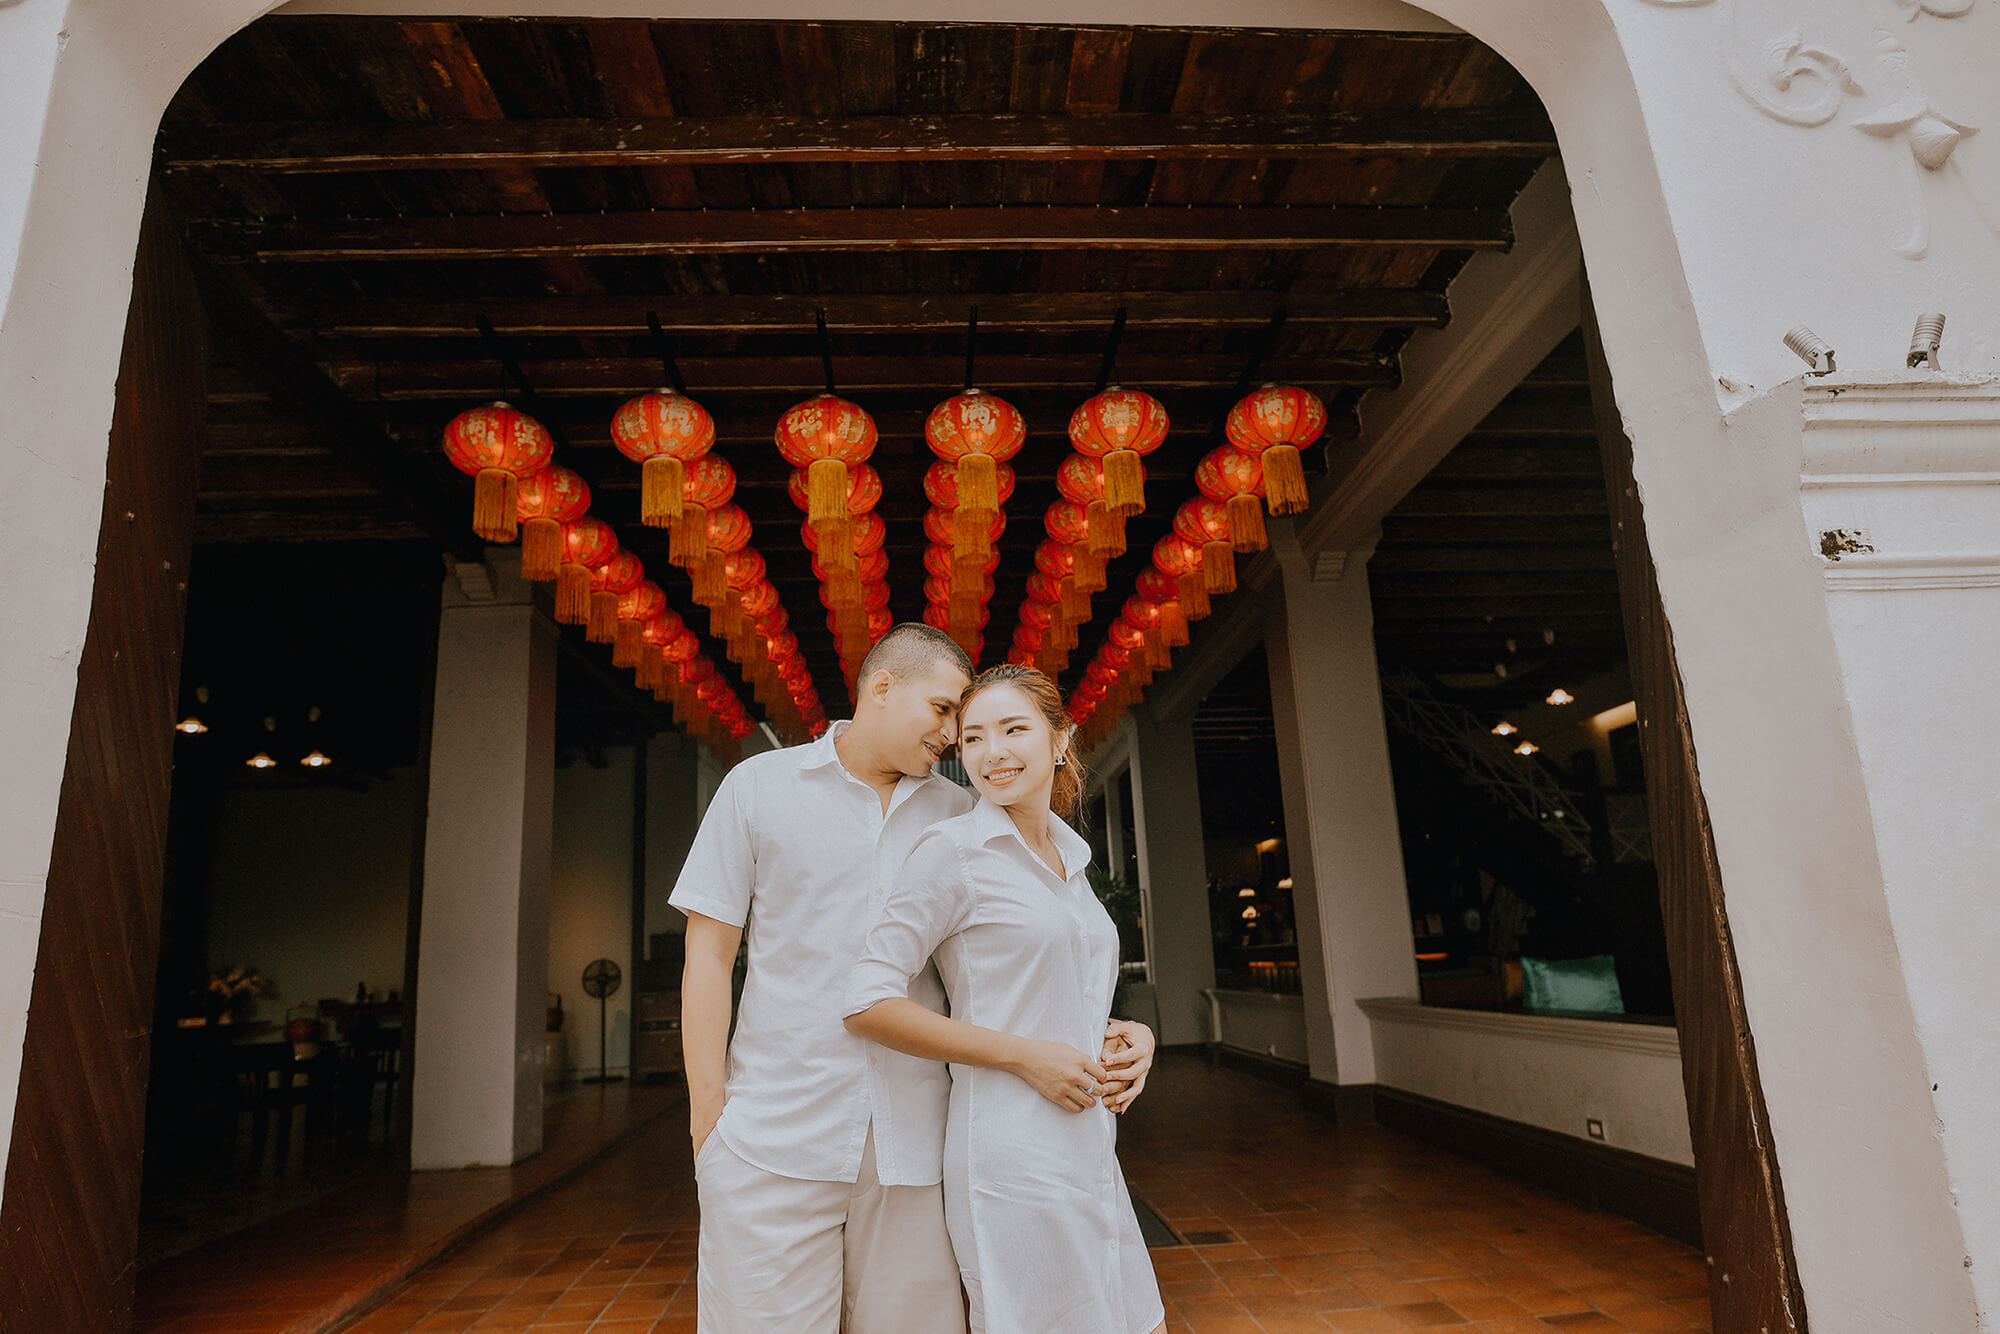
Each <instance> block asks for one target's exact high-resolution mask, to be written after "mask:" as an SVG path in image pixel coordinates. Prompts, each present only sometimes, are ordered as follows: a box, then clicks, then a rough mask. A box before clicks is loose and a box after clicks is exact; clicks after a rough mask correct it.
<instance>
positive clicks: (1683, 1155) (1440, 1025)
mask: <svg viewBox="0 0 2000 1334" xmlns="http://www.w3.org/2000/svg"><path fill="white" fill-rule="evenodd" d="M1361 1008H1362V1009H1364V1010H1366V1011H1367V1013H1368V1018H1369V1020H1370V1021H1371V1023H1372V1025H1373V1028H1374V1038H1375V1073H1376V1082H1377V1083H1379V1084H1381V1085H1382V1086H1383V1087H1385V1088H1392V1089H1401V1090H1403V1091H1404V1092H1406V1093H1417V1094H1421V1095H1423V1096H1424V1097H1426V1098H1436V1099H1437V1100H1439V1101H1440V1102H1448V1103H1451V1104H1452V1105H1453V1106H1457V1107H1470V1108H1472V1109H1473V1110H1475V1111H1480V1112H1485V1113H1486V1114H1487V1115H1489V1116H1498V1117H1504V1118H1505V1119H1507V1120H1509V1121H1519V1122H1521V1123H1522V1124H1524V1125H1531V1126H1540V1127H1541V1128H1542V1129H1544V1130H1553V1131H1556V1132H1557V1133H1558V1134H1563V1135H1569V1136H1571V1137H1573V1138H1575V1139H1589V1138H1590V1134H1589V1130H1588V1127H1587V1125H1586V1123H1587V1122H1588V1121H1589V1120H1590V1119H1592V1118H1596V1119H1597V1120H1599V1121H1601V1122H1603V1125H1604V1138H1603V1140H1602V1141H1601V1142H1602V1143H1604V1144H1608V1145H1610V1146H1611V1147H1612V1148H1615V1149H1625V1150H1628V1151H1630V1152H1632V1153H1638V1154H1644V1155H1645V1156H1646V1157H1648V1158H1659V1159H1662V1160H1664V1161H1666V1162H1670V1163H1679V1164H1681V1165H1682V1166H1684V1167H1691V1166H1693V1165H1694V1144H1693V1142H1692V1141H1691V1140H1690V1139H1689V1137H1688V1115H1687V1094H1686V1093H1685V1092H1684V1091H1683V1088H1682V1085H1681V1044H1680V1037H1679V1035H1678V1034H1677V1033H1676V1032H1675V1031H1674V1030H1673V1029H1672V1028H1665V1027H1656V1026H1654V1025H1650V1024H1629V1023H1614V1022H1609V1021H1605V1020H1601V1019H1565V1018H1558V1017H1556V1016H1553V1015H1545V1014H1515V1013H1501V1012H1498V1011H1484V1010H1454V1009H1447V1008H1443V1007H1440V1006H1425V1005H1419V1004H1418V1003H1417V1002H1415V1001H1412V1000H1407V999H1404V998H1401V997H1396V998H1383V999H1377V1000H1365V1001H1363V1002H1361Z"/></svg>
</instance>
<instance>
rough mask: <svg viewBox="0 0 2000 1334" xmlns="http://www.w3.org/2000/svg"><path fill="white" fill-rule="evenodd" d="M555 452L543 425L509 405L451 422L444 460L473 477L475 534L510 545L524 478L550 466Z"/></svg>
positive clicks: (493, 406)
mask: <svg viewBox="0 0 2000 1334" xmlns="http://www.w3.org/2000/svg"><path fill="white" fill-rule="evenodd" d="M555 450H556V443H555V441H554V440H553V439H551V438H550V437H549V433H548V431H546V430H545V429H543V427H542V424H541V423H540V422H538V421H536V420H535V419H534V418H533V417H530V416H529V415H528V414H527V413H525V412H522V411H520V410H519V409H518V408H514V407H510V406H509V405H507V404H505V403H489V404H487V405H486V406H485V407H483V408H473V409H472V410H471V411H470V412H461V413H459V414H458V415H457V416H456V417H454V418H452V419H451V424H450V425H448V426H446V427H445V428H444V456H445V457H446V458H448V459H450V460H451V466H452V467H454V468H456V469H458V470H459V471H460V472H462V473H466V474H468V475H470V476H471V478H472V531H473V532H474V533H477V534H478V535H479V536H480V537H481V538H483V539H484V540H486V541H488V542H512V541H513V540H514V525H515V517H514V515H515V506H516V504H517V503H518V496H517V493H518V491H519V490H520V485H521V479H522V478H523V477H529V476H532V475H534V474H535V473H538V472H540V471H541V470H542V469H544V468H546V467H548V466H549V460H550V459H551V458H553V457H554V456H555Z"/></svg>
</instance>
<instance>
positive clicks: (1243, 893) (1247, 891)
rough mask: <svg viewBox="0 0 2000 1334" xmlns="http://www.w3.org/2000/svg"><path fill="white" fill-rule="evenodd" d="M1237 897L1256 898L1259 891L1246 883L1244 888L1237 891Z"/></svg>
mask: <svg viewBox="0 0 2000 1334" xmlns="http://www.w3.org/2000/svg"><path fill="white" fill-rule="evenodd" d="M1236 897H1237V898H1239V899H1254V898H1256V897H1257V891H1256V890H1254V889H1252V888H1251V887H1250V886H1248V885H1245V886H1243V888H1241V889H1239V890H1237V891H1236Z"/></svg>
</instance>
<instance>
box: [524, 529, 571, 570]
mask: <svg viewBox="0 0 2000 1334" xmlns="http://www.w3.org/2000/svg"><path fill="white" fill-rule="evenodd" d="M562 554H563V531H562V525H561V524H559V523H557V522H556V521H555V520H554V519H530V520H528V521H527V523H525V524H523V525H521V577H522V578H523V579H533V580H536V581H538V582H541V583H547V582H548V581H549V580H551V579H553V578H555V577H556V571H557V570H559V569H560V568H562Z"/></svg>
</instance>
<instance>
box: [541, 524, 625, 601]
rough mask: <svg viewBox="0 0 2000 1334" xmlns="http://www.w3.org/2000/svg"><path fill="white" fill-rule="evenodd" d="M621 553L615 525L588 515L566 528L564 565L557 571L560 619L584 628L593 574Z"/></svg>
mask: <svg viewBox="0 0 2000 1334" xmlns="http://www.w3.org/2000/svg"><path fill="white" fill-rule="evenodd" d="M617 554H618V538H617V535H616V534H614V533H613V532H612V531H611V525H609V524H607V523H605V522H604V521H603V520H602V519H593V518H591V517H590V516H589V515H588V514H586V515H584V516H583V517H582V518H581V519H577V520H575V521H574V522H571V523H566V524H564V525H563V555H562V564H561V565H560V566H559V567H557V570H556V619H557V620H558V621H560V622H562V623H563V624H564V625H582V624H583V623H584V621H585V619H587V618H588V617H589V615H590V572H591V571H592V570H594V569H596V568H597V567H598V566H600V565H602V564H604V562H606V561H608V560H610V559H611V558H612V557H613V556H615V555H617Z"/></svg>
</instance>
